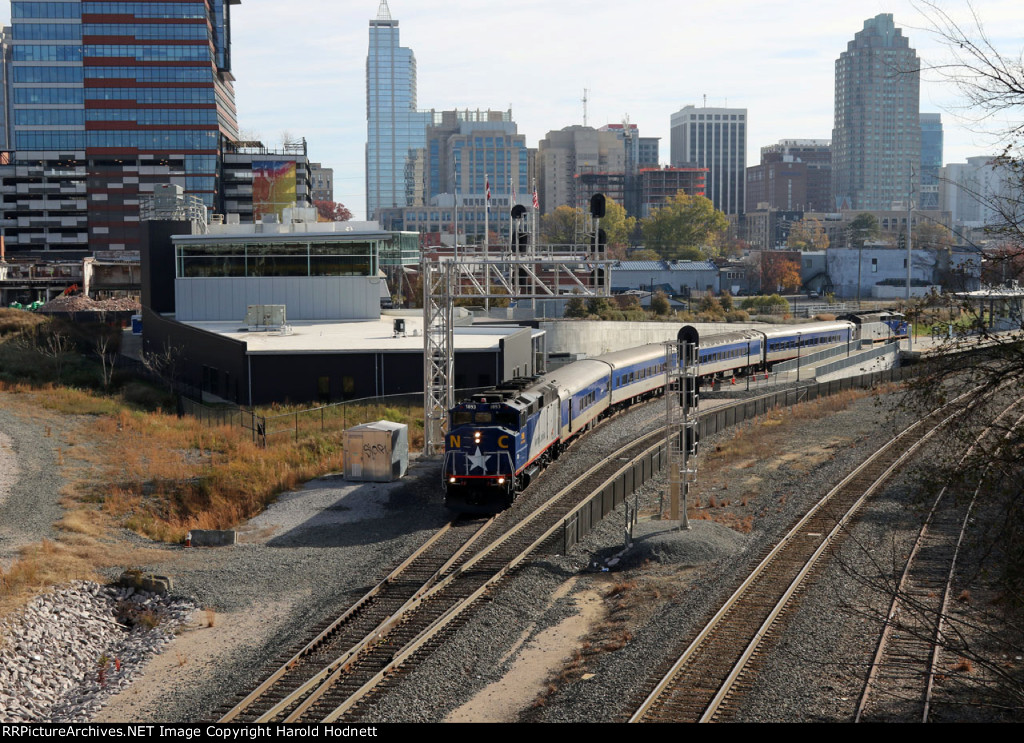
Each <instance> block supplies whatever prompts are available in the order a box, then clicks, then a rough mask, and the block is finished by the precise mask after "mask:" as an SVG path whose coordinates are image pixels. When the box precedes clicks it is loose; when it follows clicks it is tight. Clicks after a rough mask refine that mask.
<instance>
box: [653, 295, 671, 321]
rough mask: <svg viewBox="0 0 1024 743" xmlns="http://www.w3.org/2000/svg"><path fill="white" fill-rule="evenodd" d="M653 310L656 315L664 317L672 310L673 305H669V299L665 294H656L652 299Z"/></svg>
mask: <svg viewBox="0 0 1024 743" xmlns="http://www.w3.org/2000/svg"><path fill="white" fill-rule="evenodd" d="M651 310H652V311H653V312H654V314H655V315H658V316H661V317H664V316H665V315H667V314H668V313H669V312H671V310H672V305H671V304H669V301H668V297H666V296H665V292H655V294H654V296H653V297H651Z"/></svg>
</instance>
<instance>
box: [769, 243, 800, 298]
mask: <svg viewBox="0 0 1024 743" xmlns="http://www.w3.org/2000/svg"><path fill="white" fill-rule="evenodd" d="M801 283H802V282H801V280H800V260H799V259H798V258H794V257H793V256H791V255H789V254H788V253H781V252H772V251H765V252H763V253H761V290H762V291H765V290H769V291H779V290H781V291H787V292H795V291H797V290H799V289H800V284H801Z"/></svg>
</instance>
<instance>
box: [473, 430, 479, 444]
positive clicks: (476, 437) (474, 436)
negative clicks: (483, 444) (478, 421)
mask: <svg viewBox="0 0 1024 743" xmlns="http://www.w3.org/2000/svg"><path fill="white" fill-rule="evenodd" d="M473 440H474V441H476V443H478V444H479V443H480V432H479V431H474V432H473Z"/></svg>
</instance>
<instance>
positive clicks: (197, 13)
mask: <svg viewBox="0 0 1024 743" xmlns="http://www.w3.org/2000/svg"><path fill="white" fill-rule="evenodd" d="M82 12H83V13H95V14H97V15H99V14H103V15H133V16H135V17H136V18H205V17H206V4H205V3H203V2H191V3H186V2H182V3H148V2H137V3H91V2H86V3H84V4H83V7H82Z"/></svg>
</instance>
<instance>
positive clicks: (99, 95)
mask: <svg viewBox="0 0 1024 743" xmlns="http://www.w3.org/2000/svg"><path fill="white" fill-rule="evenodd" d="M85 97H86V99H87V100H90V101H135V102H136V103H216V100H215V98H214V93H213V88H205V89H204V88H198V89H197V88H85Z"/></svg>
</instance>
